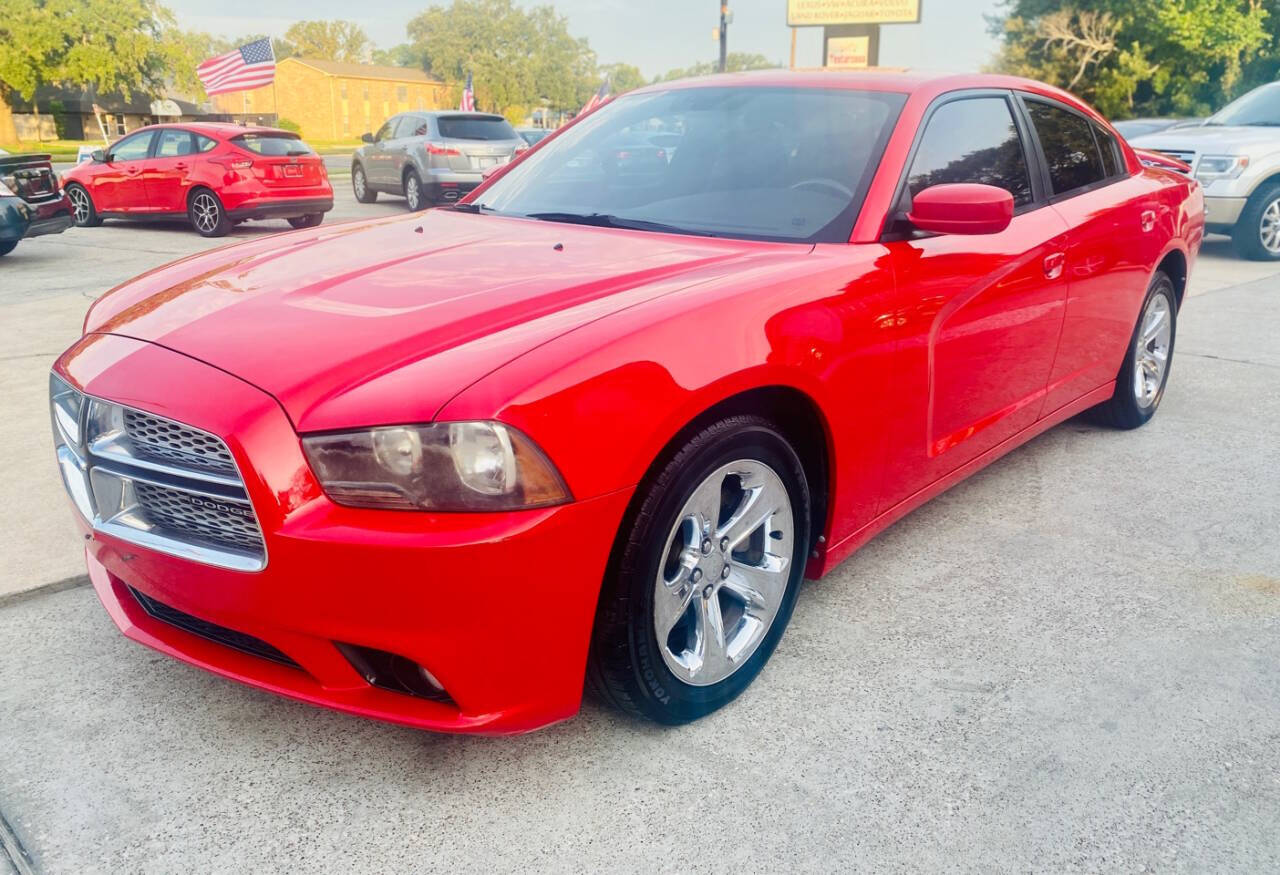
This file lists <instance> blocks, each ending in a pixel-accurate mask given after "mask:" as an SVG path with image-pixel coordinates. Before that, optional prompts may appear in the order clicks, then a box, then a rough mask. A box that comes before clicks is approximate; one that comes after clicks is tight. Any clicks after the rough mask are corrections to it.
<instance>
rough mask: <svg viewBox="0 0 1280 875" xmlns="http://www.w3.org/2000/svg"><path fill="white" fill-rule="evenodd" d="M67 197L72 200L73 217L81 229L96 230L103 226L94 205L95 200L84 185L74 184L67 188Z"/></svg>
mask: <svg viewBox="0 0 1280 875" xmlns="http://www.w3.org/2000/svg"><path fill="white" fill-rule="evenodd" d="M67 197H69V198H71V217H72V218H73V219H74V220H75V223H76V226H77V227H80V228H96V227H98V226H99V225H101V224H102V217H101V216H99V215H98V209H97V207H95V206H94V205H93V198H92V197H90V196H89V191H88V189H86V188H85V187H84V186H83V185H80V184H79V183H76V182H73V183H70V184H69V185H68V186H67Z"/></svg>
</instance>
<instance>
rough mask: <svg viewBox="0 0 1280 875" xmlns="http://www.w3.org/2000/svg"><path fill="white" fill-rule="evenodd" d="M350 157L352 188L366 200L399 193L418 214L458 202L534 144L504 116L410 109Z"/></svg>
mask: <svg viewBox="0 0 1280 875" xmlns="http://www.w3.org/2000/svg"><path fill="white" fill-rule="evenodd" d="M362 139H363V140H364V142H365V145H363V146H361V147H360V148H359V149H356V151H355V154H354V155H353V156H352V158H351V189H352V191H353V192H354V194H355V196H356V200H358V201H359V202H360V203H362V204H371V203H373V202H374V201H375V200H377V199H378V195H379V194H380V193H381V194H394V195H400V196H401V197H403V198H404V199H405V205H406V206H408V207H409V209H410V210H412V211H414V212H417V211H418V210H422V209H425V208H427V207H429V206H432V205H433V204H447V203H453V202H455V201H457V200H459V199H460V198H462V197H464V196H465V195H466V194H467V192H469V191H471V190H472V189H474V188H475V187H476V186H478V185H479V184H480V182H481V179H482V175H483V174H484V171H485V170H487V169H489V168H491V167H496V166H499V165H502V164H506V163H507V162H508V161H510V160H511V159H512V158H513V157H515V155H516V153H517V152H523V151H524V150H525V149H527V148H529V144H528V143H527V142H525V140H524V139H523V138H522V137H521V136H520V135H519V134H517V133H516V129H515V128H513V127H511V123H510V122H508V121H507V120H506V119H505V118H503V117H502V116H500V115H489V114H487V113H482V112H406V113H401V114H400V115H396V116H392V117H391V118H389V119H387V121H386V122H385V123H384V124H383V125H382V127H380V128H378V132H377V133H376V134H365V135H364V136H363V137H362Z"/></svg>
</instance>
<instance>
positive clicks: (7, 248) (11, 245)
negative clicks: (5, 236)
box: [0, 240, 18, 258]
mask: <svg viewBox="0 0 1280 875" xmlns="http://www.w3.org/2000/svg"><path fill="white" fill-rule="evenodd" d="M17 246H18V241H17V240H6V241H4V242H3V243H0V258H3V257H4V256H6V255H8V254H9V253H10V252H12V251H13V250H14V249H16V248H17Z"/></svg>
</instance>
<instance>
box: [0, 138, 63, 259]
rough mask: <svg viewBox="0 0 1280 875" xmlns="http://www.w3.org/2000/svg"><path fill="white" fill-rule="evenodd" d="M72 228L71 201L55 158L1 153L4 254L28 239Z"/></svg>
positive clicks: (0, 239)
mask: <svg viewBox="0 0 1280 875" xmlns="http://www.w3.org/2000/svg"><path fill="white" fill-rule="evenodd" d="M71 225H72V215H71V202H70V200H69V199H68V198H67V195H66V193H65V192H64V191H63V190H62V187H61V185H60V183H59V181H58V175H57V174H56V173H54V172H53V164H52V156H50V155H10V154H9V153H8V152H0V255H8V254H9V253H10V252H12V251H13V250H14V247H16V246H17V245H18V242H19V241H20V240H23V239H24V238H27V237H38V236H40V235H42V234H61V233H62V232H63V231H65V230H67V229H68V228H70V227H71Z"/></svg>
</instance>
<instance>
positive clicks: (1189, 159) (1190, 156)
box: [1157, 149, 1196, 167]
mask: <svg viewBox="0 0 1280 875" xmlns="http://www.w3.org/2000/svg"><path fill="white" fill-rule="evenodd" d="M1157 151H1159V152H1160V154H1161V155H1168V156H1169V157H1170V158H1172V159H1174V160H1175V161H1181V162H1182V163H1183V164H1186V165H1187V166H1188V167H1195V165H1196V153H1195V152H1194V151H1191V150H1188V149H1159V150H1157Z"/></svg>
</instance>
